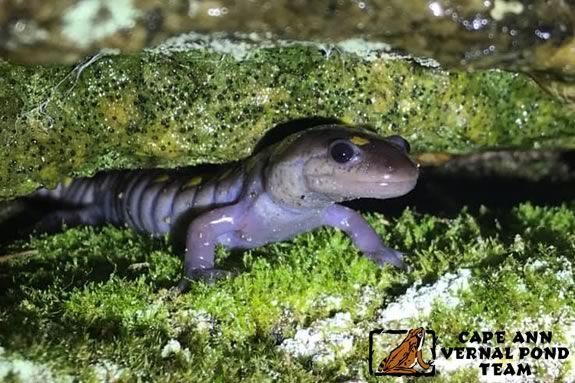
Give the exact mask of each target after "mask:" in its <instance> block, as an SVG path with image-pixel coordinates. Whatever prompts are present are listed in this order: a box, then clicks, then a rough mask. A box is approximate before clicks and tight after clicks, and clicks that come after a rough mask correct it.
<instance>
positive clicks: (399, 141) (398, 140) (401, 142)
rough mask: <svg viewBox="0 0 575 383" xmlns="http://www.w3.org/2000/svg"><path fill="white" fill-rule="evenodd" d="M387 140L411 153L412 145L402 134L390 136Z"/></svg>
mask: <svg viewBox="0 0 575 383" xmlns="http://www.w3.org/2000/svg"><path fill="white" fill-rule="evenodd" d="M386 140H387V141H389V142H390V143H391V144H393V145H395V146H397V147H398V148H399V149H401V150H402V151H403V152H405V153H409V152H410V151H411V145H409V142H407V140H406V139H405V138H403V137H401V136H389V137H387V138H386Z"/></svg>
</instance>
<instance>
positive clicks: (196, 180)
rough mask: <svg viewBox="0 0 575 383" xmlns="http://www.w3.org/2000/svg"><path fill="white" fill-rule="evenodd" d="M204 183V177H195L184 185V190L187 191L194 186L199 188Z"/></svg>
mask: <svg viewBox="0 0 575 383" xmlns="http://www.w3.org/2000/svg"><path fill="white" fill-rule="evenodd" d="M201 183H202V177H193V178H192V179H190V180H189V181H188V182H186V183H185V184H184V189H187V188H189V187H192V186H197V185H199V184H201Z"/></svg>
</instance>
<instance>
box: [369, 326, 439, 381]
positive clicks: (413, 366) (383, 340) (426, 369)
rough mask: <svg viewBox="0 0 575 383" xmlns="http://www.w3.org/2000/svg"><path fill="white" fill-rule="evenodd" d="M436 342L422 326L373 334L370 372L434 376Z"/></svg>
mask: <svg viewBox="0 0 575 383" xmlns="http://www.w3.org/2000/svg"><path fill="white" fill-rule="evenodd" d="M426 338H428V339H427V342H426ZM436 341H437V339H436V337H435V332H434V331H433V330H425V329H423V327H418V328H414V329H411V330H384V329H378V330H373V331H370V333H369V373H370V374H372V375H392V376H403V375H409V376H433V375H435V365H434V360H435V346H436ZM425 358H428V359H425ZM429 358H430V359H429Z"/></svg>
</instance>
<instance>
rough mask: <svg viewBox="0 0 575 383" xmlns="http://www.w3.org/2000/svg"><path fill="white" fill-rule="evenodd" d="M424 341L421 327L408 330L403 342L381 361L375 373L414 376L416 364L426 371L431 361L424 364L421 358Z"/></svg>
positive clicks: (423, 332)
mask: <svg viewBox="0 0 575 383" xmlns="http://www.w3.org/2000/svg"><path fill="white" fill-rule="evenodd" d="M424 340H425V330H424V329H423V328H422V327H419V328H414V329H412V330H409V332H408V333H407V336H406V337H405V339H404V340H403V342H401V344H400V345H399V346H397V347H396V348H394V349H393V350H392V351H391V352H390V353H389V355H388V356H387V357H386V358H385V359H383V361H382V362H381V363H380V365H379V367H378V368H377V371H378V372H383V373H386V374H415V373H417V372H418V371H417V370H416V369H415V368H414V367H415V365H416V364H419V366H420V367H421V368H423V369H424V370H427V369H428V368H429V367H431V365H432V364H433V361H432V360H429V361H428V362H427V363H426V362H425V361H424V360H423V358H422V356H421V348H422V347H423V342H424Z"/></svg>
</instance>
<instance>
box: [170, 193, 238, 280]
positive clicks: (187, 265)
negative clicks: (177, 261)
mask: <svg viewBox="0 0 575 383" xmlns="http://www.w3.org/2000/svg"><path fill="white" fill-rule="evenodd" d="M243 213H244V207H243V204H241V203H240V204H236V205H231V206H225V207H221V208H218V209H214V210H211V211H208V212H206V213H204V214H202V215H200V216H199V217H197V218H195V219H194V220H193V221H192V222H191V224H190V226H189V227H188V231H187V235H186V255H185V259H184V279H183V280H182V282H181V283H180V290H185V289H186V287H187V280H189V279H205V280H207V281H213V280H215V279H219V278H221V277H223V276H226V275H228V274H229V273H228V272H225V271H223V270H219V269H216V268H215V267H214V257H215V248H216V244H217V243H218V237H219V236H221V235H223V234H225V233H229V232H233V231H235V230H237V229H238V224H239V220H240V219H241V217H243V215H244V214H243Z"/></svg>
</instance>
